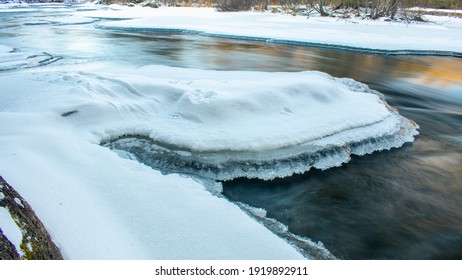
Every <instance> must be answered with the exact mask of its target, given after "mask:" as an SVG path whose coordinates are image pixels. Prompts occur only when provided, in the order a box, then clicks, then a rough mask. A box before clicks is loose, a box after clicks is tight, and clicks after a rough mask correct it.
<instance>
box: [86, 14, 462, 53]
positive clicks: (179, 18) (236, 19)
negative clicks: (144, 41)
mask: <svg viewBox="0 0 462 280" xmlns="http://www.w3.org/2000/svg"><path fill="white" fill-rule="evenodd" d="M81 15H82V14H81ZM83 15H85V16H89V17H98V18H134V19H132V20H125V21H116V22H108V23H102V24H98V26H99V27H101V28H117V29H127V30H134V29H144V30H156V29H157V30H159V29H169V30H172V31H174V30H176V31H180V30H183V31H193V32H199V33H203V34H207V35H210V36H231V37H247V38H254V39H260V40H266V41H269V42H280V41H282V42H284V41H292V42H293V43H295V42H299V43H300V42H301V43H311V44H313V43H314V44H322V45H336V46H346V47H353V48H367V49H378V50H391V51H400V50H408V51H416V50H418V51H448V52H459V53H461V52H462V36H460V34H462V19H460V18H453V17H435V16H428V19H429V20H430V21H431V22H425V23H412V24H407V23H397V22H387V21H383V20H378V21H371V20H360V19H354V18H353V19H348V20H341V19H338V18H331V17H310V18H308V19H307V18H306V17H304V16H291V15H283V14H271V13H256V12H241V13H219V12H216V11H215V10H214V9H207V8H167V7H163V8H159V9H150V8H148V9H146V8H140V7H121V6H115V7H114V8H113V9H111V10H106V11H90V12H87V13H84V14H83ZM211 23H213V24H211ZM429 38H431V40H429Z"/></svg>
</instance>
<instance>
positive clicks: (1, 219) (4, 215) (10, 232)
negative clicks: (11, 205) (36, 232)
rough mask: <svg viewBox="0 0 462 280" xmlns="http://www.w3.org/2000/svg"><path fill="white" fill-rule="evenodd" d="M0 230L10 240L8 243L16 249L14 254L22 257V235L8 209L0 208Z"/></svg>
mask: <svg viewBox="0 0 462 280" xmlns="http://www.w3.org/2000/svg"><path fill="white" fill-rule="evenodd" d="M0 228H1V229H2V232H3V235H5V236H6V238H8V240H10V242H11V243H12V244H13V245H14V247H16V252H17V253H18V254H19V255H20V256H22V255H23V252H22V250H21V247H20V245H21V243H22V233H21V229H20V228H19V227H18V225H17V224H16V222H15V221H14V220H13V217H11V214H10V212H9V211H8V209H6V208H4V207H0Z"/></svg>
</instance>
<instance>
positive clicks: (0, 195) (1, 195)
mask: <svg viewBox="0 0 462 280" xmlns="http://www.w3.org/2000/svg"><path fill="white" fill-rule="evenodd" d="M4 198H5V195H4V194H3V192H0V200H2V199H4Z"/></svg>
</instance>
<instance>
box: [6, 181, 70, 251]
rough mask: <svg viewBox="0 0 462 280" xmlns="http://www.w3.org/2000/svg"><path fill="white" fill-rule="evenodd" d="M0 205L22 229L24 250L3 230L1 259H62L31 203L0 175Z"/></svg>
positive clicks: (22, 246)
mask: <svg viewBox="0 0 462 280" xmlns="http://www.w3.org/2000/svg"><path fill="white" fill-rule="evenodd" d="M0 198H1V199H0V207H4V208H6V209H7V210H8V211H9V212H10V214H11V217H12V218H13V219H14V220H15V221H16V224H17V225H18V226H19V228H20V229H21V232H22V235H23V239H22V243H21V245H20V247H21V251H22V252H17V251H16V248H15V247H14V246H13V244H11V242H10V241H9V240H8V238H7V237H6V236H5V235H4V234H3V232H1V235H0V259H2V260H3V259H30V260H62V259H63V256H62V255H61V252H60V251H59V249H58V247H57V246H56V245H55V244H54V243H53V241H52V239H51V237H50V235H49V234H48V232H47V230H46V229H45V227H44V226H43V224H42V222H41V221H40V220H39V219H38V218H37V216H36V215H35V212H34V211H33V210H32V208H31V207H30V205H29V204H28V203H27V202H26V201H25V200H24V199H23V198H22V197H21V196H20V195H19V193H18V192H16V190H14V189H13V187H11V186H10V185H9V184H8V183H7V182H6V181H5V180H4V179H3V178H2V177H0Z"/></svg>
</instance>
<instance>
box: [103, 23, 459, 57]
mask: <svg viewBox="0 0 462 280" xmlns="http://www.w3.org/2000/svg"><path fill="white" fill-rule="evenodd" d="M95 28H97V29H105V30H114V31H129V32H159V33H172V34H188V35H197V36H204V37H215V38H224V39H234V40H245V41H254V42H265V43H267V44H280V45H294V46H304V47H315V48H323V49H336V50H344V51H354V52H361V53H369V54H377V55H390V56H391V55H421V56H426V55H432V56H450V57H458V58H462V52H456V51H439V50H406V49H403V50H387V49H374V48H365V47H355V46H348V45H339V44H325V43H315V42H307V41H297V40H288V39H275V38H271V37H259V36H244V35H233V34H220V33H210V32H206V31H198V30H191V29H183V28H161V27H120V26H105V25H100V24H95Z"/></svg>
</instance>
